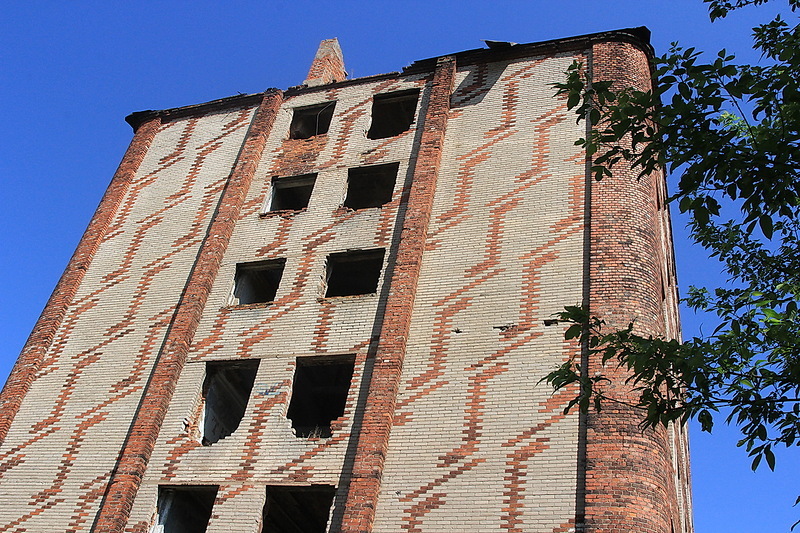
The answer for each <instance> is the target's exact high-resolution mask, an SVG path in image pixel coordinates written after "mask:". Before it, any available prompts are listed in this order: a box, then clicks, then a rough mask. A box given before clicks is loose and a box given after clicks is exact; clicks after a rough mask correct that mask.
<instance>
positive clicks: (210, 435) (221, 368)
mask: <svg viewBox="0 0 800 533" xmlns="http://www.w3.org/2000/svg"><path fill="white" fill-rule="evenodd" d="M258 363H259V360H258V359H248V360H243V361H209V362H208V363H206V379H205V381H204V382H203V421H202V429H203V436H202V439H201V442H202V443H203V446H210V445H212V444H214V443H215V442H218V441H220V440H222V439H224V438H225V437H227V436H228V435H231V434H232V433H233V432H234V431H236V428H238V427H239V423H240V422H241V421H242V417H243V416H244V411H245V409H247V401H248V400H249V399H250V392H251V391H252V390H253V383H254V382H255V380H256V373H257V372H258Z"/></svg>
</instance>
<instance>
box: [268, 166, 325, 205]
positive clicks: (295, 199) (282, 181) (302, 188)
mask: <svg viewBox="0 0 800 533" xmlns="http://www.w3.org/2000/svg"><path fill="white" fill-rule="evenodd" d="M316 179H317V175H316V174H303V175H302V176H292V177H289V178H273V180H272V200H271V201H270V208H269V210H270V211H284V210H289V209H291V210H295V211H297V210H299V209H305V208H306V207H308V200H309V199H310V198H311V191H313V190H314V182H315V181H316Z"/></svg>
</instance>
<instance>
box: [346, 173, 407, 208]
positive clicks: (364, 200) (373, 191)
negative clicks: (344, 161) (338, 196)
mask: <svg viewBox="0 0 800 533" xmlns="http://www.w3.org/2000/svg"><path fill="white" fill-rule="evenodd" d="M399 167H400V164H399V163H388V164H386V165H373V166H369V167H356V168H351V169H349V170H348V171H347V196H346V197H345V199H344V206H345V207H349V208H350V209H365V208H368V207H380V206H382V205H383V204H388V203H389V202H391V201H392V194H393V193H394V184H395V181H397V170H398V168H399Z"/></svg>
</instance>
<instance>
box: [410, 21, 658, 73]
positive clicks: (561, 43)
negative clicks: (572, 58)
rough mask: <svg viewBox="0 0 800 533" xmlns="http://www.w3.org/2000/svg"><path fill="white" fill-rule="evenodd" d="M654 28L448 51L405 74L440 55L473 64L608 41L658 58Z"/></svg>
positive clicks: (428, 67) (429, 62) (431, 62)
mask: <svg viewBox="0 0 800 533" xmlns="http://www.w3.org/2000/svg"><path fill="white" fill-rule="evenodd" d="M650 35H651V33H650V29H649V28H647V27H646V26H637V27H635V28H623V29H619V30H610V31H603V32H597V33H587V34H585V35H577V36H575V37H565V38H559V39H550V40H548V41H538V42H534V43H524V44H514V45H512V46H505V47H501V48H475V49H472V50H464V51H463V52H456V53H455V54H445V55H444V56H436V57H430V58H427V59H420V60H418V61H414V62H413V63H411V65H409V66H407V67H406V68H404V69H403V74H415V73H418V72H427V71H432V70H433V69H434V67H435V66H436V61H437V60H438V59H439V58H440V57H445V56H455V58H456V64H458V65H470V64H474V63H478V62H485V61H497V60H502V59H515V58H518V57H525V56H530V55H532V54H536V53H544V52H551V51H556V52H566V51H570V50H580V49H582V48H588V47H589V46H591V45H593V44H595V43H598V42H606V41H618V42H627V43H630V44H633V45H635V46H637V47H638V48H640V49H641V50H642V51H643V52H644V53H645V54H647V57H648V58H651V59H652V58H654V57H655V51H654V50H653V47H652V45H651V44H650Z"/></svg>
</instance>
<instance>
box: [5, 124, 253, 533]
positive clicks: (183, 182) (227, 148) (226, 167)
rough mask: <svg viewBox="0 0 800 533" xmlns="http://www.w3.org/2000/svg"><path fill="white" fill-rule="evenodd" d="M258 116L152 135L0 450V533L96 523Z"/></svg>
mask: <svg viewBox="0 0 800 533" xmlns="http://www.w3.org/2000/svg"><path fill="white" fill-rule="evenodd" d="M251 117H252V110H251V109H235V110H231V111H227V112H224V113H216V114H211V115H207V116H203V117H202V118H201V117H192V118H187V119H183V120H175V121H171V122H167V123H165V124H163V125H161V126H160V127H159V129H158V131H157V132H156V133H155V137H154V139H153V142H152V145H151V148H150V150H149V151H148V152H147V154H146V155H145V156H144V158H143V161H142V162H141V164H140V165H139V168H138V170H136V172H135V175H134V177H133V178H132V179H131V183H130V184H129V185H128V188H127V191H126V193H125V195H124V197H123V198H122V200H121V203H120V205H119V207H118V208H117V210H116V213H115V214H114V215H113V218H112V220H111V221H110V224H109V225H108V228H107V230H106V231H105V234H104V235H103V237H102V239H101V242H100V243H99V245H98V247H97V251H96V252H95V253H94V257H93V258H92V259H91V261H90V262H88V261H87V264H85V265H84V268H85V269H86V272H85V274H84V275H83V280H82V283H81V284H80V287H79V288H78V289H77V291H76V293H75V296H74V297H73V298H72V301H71V303H70V304H69V306H68V307H67V309H66V312H65V314H64V319H63V321H62V322H61V325H60V326H59V327H58V329H57V330H56V332H55V334H54V336H53V342H52V344H51V345H50V347H49V349H48V350H47V351H46V353H45V354H44V357H43V359H42V363H41V365H40V367H39V369H38V372H37V374H36V379H35V380H34V381H33V383H32V385H31V387H30V390H29V391H28V394H27V395H26V396H25V398H24V400H23V402H22V405H21V407H20V409H19V412H18V413H17V415H16V418H15V421H14V425H13V426H12V427H11V429H10V431H9V432H8V435H7V437H6V439H5V441H4V442H3V445H2V447H1V448H0V472H2V484H1V485H0V531H87V530H88V529H89V528H90V526H91V525H92V521H93V520H94V515H95V513H96V512H97V509H98V505H99V500H100V498H101V497H102V495H103V493H104V491H105V488H106V484H107V482H108V480H109V476H110V474H111V470H112V469H113V468H114V461H115V459H116V457H117V454H118V452H119V450H120V448H121V446H122V443H123V440H124V438H125V435H126V431H127V429H128V427H129V425H130V420H131V419H132V417H133V415H134V413H135V412H136V408H137V404H138V402H139V399H140V397H141V394H142V390H143V388H144V386H145V383H146V381H147V377H148V373H149V370H150V369H151V368H152V364H153V360H154V358H155V356H156V354H157V353H158V350H159V348H160V346H161V343H162V342H163V340H164V335H165V333H166V330H167V327H168V325H169V323H170V320H171V318H172V314H173V312H174V310H175V307H176V305H177V302H178V300H179V298H180V295H181V291H182V290H183V286H184V284H185V280H186V277H187V275H188V272H189V271H190V269H191V266H192V264H193V262H194V260H195V257H196V255H197V251H198V249H199V246H200V244H201V242H202V240H203V237H204V236H205V231H206V229H207V226H208V223H209V221H210V219H211V215H212V214H213V212H214V208H215V206H216V203H217V200H218V198H219V195H220V193H221V191H222V189H223V187H224V186H225V181H226V179H227V177H228V174H229V173H230V171H231V169H232V167H233V163H234V161H235V158H236V155H237V153H238V151H239V147H240V146H241V143H242V139H243V137H244V134H245V132H246V131H247V127H248V125H249V122H250V119H251ZM145 127H146V126H145ZM42 406H46V407H45V408H44V409H42ZM20 502H22V503H23V505H20ZM20 510H22V511H20Z"/></svg>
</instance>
